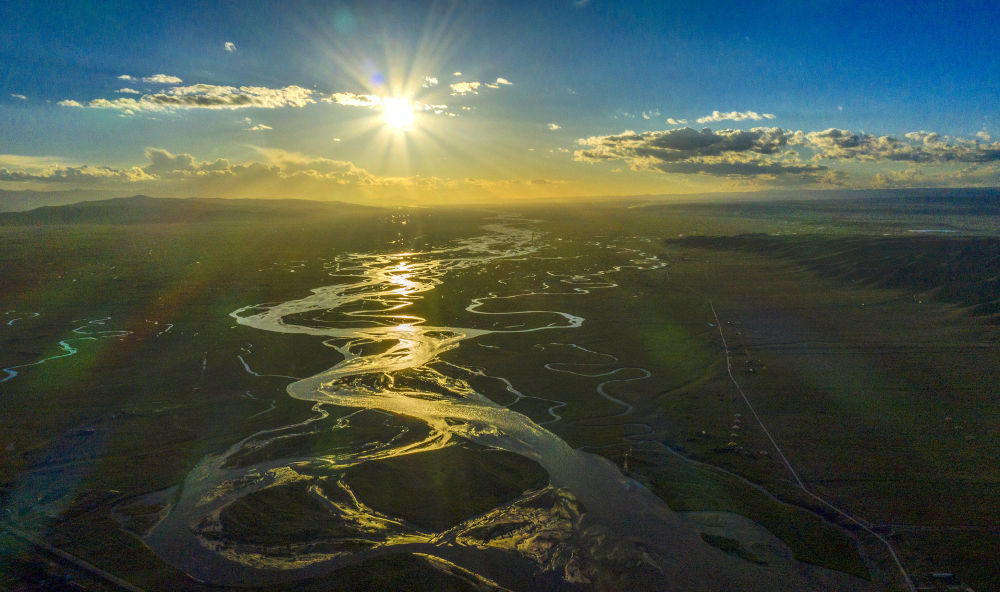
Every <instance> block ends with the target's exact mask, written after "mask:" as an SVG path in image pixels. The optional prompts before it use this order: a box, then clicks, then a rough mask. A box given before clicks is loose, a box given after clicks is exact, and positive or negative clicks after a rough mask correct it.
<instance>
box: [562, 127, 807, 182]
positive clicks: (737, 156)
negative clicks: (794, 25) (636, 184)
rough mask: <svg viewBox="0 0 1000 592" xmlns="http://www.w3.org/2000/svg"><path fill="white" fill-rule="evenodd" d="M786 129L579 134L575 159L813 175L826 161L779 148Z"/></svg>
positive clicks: (686, 170) (719, 172)
mask: <svg viewBox="0 0 1000 592" xmlns="http://www.w3.org/2000/svg"><path fill="white" fill-rule="evenodd" d="M788 137H789V134H788V132H786V131H785V130H782V129H779V128H754V129H752V130H719V131H712V130H709V129H703V130H701V131H697V130H693V129H691V128H681V129H674V130H666V131H654V132H644V133H636V132H632V131H625V132H623V133H621V134H617V135H611V136H594V137H590V138H581V139H579V140H577V143H578V144H580V145H581V146H586V147H587V148H585V149H582V150H577V151H576V152H575V153H574V159H575V160H578V161H583V162H598V161H614V160H621V161H624V162H626V163H628V164H629V165H630V166H631V167H632V169H633V170H648V171H660V172H669V173H683V174H706V175H715V176H724V177H759V176H764V175H768V176H771V177H778V176H781V177H795V176H798V177H803V178H808V179H809V180H810V181H817V180H818V179H819V178H820V176H821V175H822V173H823V172H825V171H826V167H825V166H819V165H814V164H805V163H802V162H801V161H800V159H799V157H798V155H797V154H796V153H795V152H793V151H789V150H783V149H784V148H785V147H786V146H787V144H788Z"/></svg>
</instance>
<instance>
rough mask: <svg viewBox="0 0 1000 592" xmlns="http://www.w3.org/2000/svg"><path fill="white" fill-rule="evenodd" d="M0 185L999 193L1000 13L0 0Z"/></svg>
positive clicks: (121, 190) (443, 199)
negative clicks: (974, 189) (991, 189)
mask: <svg viewBox="0 0 1000 592" xmlns="http://www.w3.org/2000/svg"><path fill="white" fill-rule="evenodd" d="M0 23H4V24H2V25H0V27H2V30H3V35H0V189H4V190H21V189H31V190H72V189H81V190H100V191H107V192H109V194H111V193H114V194H120V195H126V194H128V195H132V194H140V193H141V194H145V195H154V196H176V197H184V196H199V197H248V198H264V197H266V198H286V197H287V198H306V199H323V200H344V201H353V202H359V203H371V204H372V205H386V204H394V203H432V202H433V203H438V202H440V203H460V202H463V201H467V200H472V201H490V200H499V201H505V200H518V199H538V198H546V197H571V196H633V195H647V194H649V195H659V194H665V195H669V194H690V193H706V192H726V191H740V192H744V191H768V190H797V189H803V190H806V189H809V190H814V189H867V188H890V187H904V188H905V187H928V186H930V187H953V186H997V185H1000V142H998V141H997V140H1000V100H998V97H1000V35H997V34H996V27H997V25H998V24H1000V3H996V2H993V1H988V2H975V1H967V2H958V1H948V0H935V1H929V0H928V1H913V2H890V3H877V2H870V1H866V2H853V1H847V0H811V1H809V2H801V1H783V0H773V1H770V2H761V3H755V2H746V1H742V2H720V1H712V0H697V1H687V0H678V1H672V2H631V1H628V0H615V1H610V0H575V1H572V0H567V1H563V0H551V1H547V0H534V1H530V2H520V1H515V0H508V1H505V2H492V1H481V2H477V1H466V2H422V1H419V0H411V1H407V2H381V1H379V0H366V1H364V2H329V1H322V2H321V1H310V2H305V1H294V0H291V1H286V2H274V1H273V0H269V1H266V2H257V1H253V0H239V1H237V0H230V1H210V0H206V1H202V2H140V1H117V2H116V1H110V0H109V1H103V2H83V1H80V2H59V1H57V0H46V1H44V2H32V1H28V0H22V1H16V2H4V3H3V4H2V6H0Z"/></svg>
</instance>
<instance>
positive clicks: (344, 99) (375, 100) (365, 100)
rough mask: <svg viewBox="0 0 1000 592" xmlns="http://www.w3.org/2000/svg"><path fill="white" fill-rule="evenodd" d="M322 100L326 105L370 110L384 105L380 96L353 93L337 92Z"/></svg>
mask: <svg viewBox="0 0 1000 592" xmlns="http://www.w3.org/2000/svg"><path fill="white" fill-rule="evenodd" d="M321 100H322V101H323V102H325V103H337V104H338V105H347V106H349V107H368V108H369V109H377V108H378V107H380V106H381V105H382V99H381V97H379V96H378V95H369V94H360V93H353V92H336V93H333V94H332V95H330V96H328V97H323V98H322V99H321Z"/></svg>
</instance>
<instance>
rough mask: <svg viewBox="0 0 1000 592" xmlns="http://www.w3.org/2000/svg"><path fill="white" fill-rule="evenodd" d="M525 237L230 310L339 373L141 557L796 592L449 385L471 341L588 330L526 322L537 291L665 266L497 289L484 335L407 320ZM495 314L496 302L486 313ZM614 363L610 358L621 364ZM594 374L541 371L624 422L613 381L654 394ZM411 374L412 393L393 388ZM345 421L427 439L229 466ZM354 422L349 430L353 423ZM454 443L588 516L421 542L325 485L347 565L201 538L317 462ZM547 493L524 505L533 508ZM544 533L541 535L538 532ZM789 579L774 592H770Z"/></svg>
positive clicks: (340, 267) (488, 231)
mask: <svg viewBox="0 0 1000 592" xmlns="http://www.w3.org/2000/svg"><path fill="white" fill-rule="evenodd" d="M529 226H530V224H529V222H527V221H510V220H508V221H502V222H499V223H497V224H492V225H489V226H486V227H484V229H483V230H484V234H483V235H482V236H479V237H476V238H474V239H469V240H466V241H461V242H458V243H457V244H454V245H452V246H450V247H447V248H439V249H432V250H426V251H421V252H414V253H395V254H347V255H342V256H339V257H337V258H335V259H334V260H332V261H330V262H329V263H328V268H329V272H330V275H331V276H332V278H333V279H334V280H335V281H334V283H332V284H331V285H328V286H323V287H318V288H315V289H313V290H312V293H311V294H310V295H308V296H305V297H303V298H300V299H297V300H291V301H287V302H280V303H272V304H255V305H249V306H246V307H243V308H240V309H239V310H236V311H234V312H233V313H232V317H233V318H234V319H235V320H236V321H237V322H238V323H239V324H240V325H243V326H246V327H249V328H252V329H256V330H259V331H269V332H278V333H298V334H306V335H314V336H316V337H317V338H318V343H319V342H320V341H321V342H322V343H323V344H325V345H326V346H328V347H331V348H332V349H333V350H335V351H336V352H337V353H338V354H339V356H340V358H341V359H340V361H339V362H337V363H336V364H335V365H333V366H332V367H330V368H329V369H327V370H325V371H323V372H320V373H318V374H315V375H313V376H309V377H306V378H302V379H299V380H295V381H294V382H292V383H291V384H289V385H288V387H287V392H288V394H289V395H290V396H291V397H294V398H296V399H301V400H304V401H312V402H314V403H315V406H314V410H315V411H316V415H315V416H314V417H311V418H308V419H306V420H304V421H303V422H302V423H299V424H296V425H295V426H286V427H282V428H277V429H274V430H268V431H266V432H260V433H257V434H254V435H252V436H250V437H248V438H246V439H244V440H242V441H240V442H237V443H235V444H233V445H232V446H231V447H230V448H229V449H228V450H226V451H224V452H223V453H221V454H219V455H212V456H209V457H206V458H205V459H203V460H202V461H201V463H200V464H199V465H198V467H197V468H196V469H195V470H194V471H192V472H191V474H190V475H189V476H188V478H187V479H186V481H185V482H184V484H183V485H182V487H181V488H180V490H179V492H177V493H176V494H175V495H174V497H173V499H172V501H171V503H170V505H169V507H168V511H166V512H165V515H164V516H163V517H162V519H161V520H160V521H159V522H158V523H157V524H156V526H155V527H154V528H152V529H151V530H150V531H149V532H147V533H146V534H145V536H144V541H145V542H146V544H147V545H149V546H150V547H151V548H152V549H153V550H154V551H155V552H156V553H157V554H159V555H160V556H161V557H162V558H164V559H165V560H167V561H169V562H170V563H173V564H174V565H176V566H178V567H179V568H181V569H183V570H184V571H186V572H187V573H188V574H190V575H191V576H192V577H194V578H196V579H199V580H202V581H206V582H210V583H212V584H220V585H238V584H246V583H249V582H255V583H266V582H273V581H283V580H288V579H293V578H298V577H306V576H313V575H319V574H323V573H326V572H329V571H330V570H331V569H334V568H337V567H340V566H344V565H349V564H352V563H357V562H360V561H363V560H364V559H366V558H369V557H373V556H377V555H384V554H390V553H397V552H413V553H419V554H425V555H427V556H431V557H434V558H437V559H434V561H435V562H438V564H447V565H451V566H453V567H454V569H455V570H458V571H459V572H461V573H462V574H465V575H464V577H466V578H467V579H468V578H472V580H474V581H476V582H478V584H477V585H480V586H482V587H483V588H485V589H491V588H492V589H501V585H500V584H499V583H498V582H499V581H500V580H502V579H503V576H504V573H503V566H502V565H495V564H491V562H494V563H495V560H496V558H497V557H500V556H499V555H497V554H496V552H497V550H498V549H503V550H504V552H508V551H510V550H516V552H517V553H519V554H520V556H521V557H522V558H523V559H524V563H525V564H526V565H533V566H534V567H533V569H536V570H538V571H539V572H549V573H554V574H556V575H557V576H558V578H559V579H560V580H561V581H562V582H563V583H565V585H566V586H567V588H568V589H574V588H573V587H574V586H577V585H582V586H584V587H587V586H593V587H597V588H609V586H610V587H611V588H615V587H619V586H624V587H626V588H627V589H633V590H637V589H657V590H666V589H677V590H693V589H699V590H723V589H756V590H772V589H796V588H794V587H792V588H786V587H785V584H789V583H792V584H794V582H791V581H789V580H788V577H789V576H788V575H787V574H783V575H781V576H780V578H778V579H775V578H777V577H778V576H777V574H771V573H767V572H766V571H765V572H762V571H761V568H760V567H758V566H754V565H751V564H749V563H747V562H745V561H741V560H739V559H736V558H734V557H732V556H730V555H726V554H724V553H722V552H721V551H719V550H717V549H715V548H712V547H710V546H708V545H706V544H705V543H704V542H703V541H702V539H701V538H700V536H699V535H698V533H697V531H696V530H694V529H693V528H692V527H691V526H690V525H689V524H688V523H687V522H686V521H685V520H684V519H682V518H681V517H680V516H678V515H677V514H675V513H673V512H672V511H671V510H670V509H669V508H667V507H666V506H665V505H664V504H663V503H662V502H661V501H660V500H659V499H658V498H657V497H655V496H654V495H653V494H651V493H650V492H649V491H648V490H646V489H645V488H643V487H642V486H640V485H639V484H637V483H636V482H634V481H632V480H631V479H628V478H627V477H625V476H624V475H622V473H621V472H620V471H619V470H618V468H617V467H616V466H615V465H614V464H612V463H611V462H609V461H608V460H607V459H604V458H602V457H600V456H597V455H594V454H590V453H587V452H583V451H580V450H576V449H573V448H571V447H569V446H568V445H567V444H566V443H565V442H564V441H563V440H561V439H560V438H559V437H558V436H556V435H555V434H554V433H552V432H551V431H549V430H548V429H546V428H545V427H543V426H542V425H539V424H538V423H535V422H534V421H532V420H531V419H530V418H529V417H527V416H526V415H523V414H521V413H518V412H516V411H513V410H511V409H509V408H507V407H504V406H502V405H500V404H498V403H496V402H494V401H493V400H491V399H489V398H487V397H486V396H484V395H483V394H481V393H479V392H477V391H476V390H475V389H474V388H473V387H472V386H471V385H470V383H469V382H467V381H466V380H463V379H462V378H457V377H456V376H454V375H449V374H454V373H445V372H443V370H445V369H446V368H447V367H449V366H451V367H452V368H457V369H459V370H462V371H465V372H467V373H468V375H473V374H476V373H479V375H482V374H481V372H480V371H478V370H474V369H467V368H461V367H455V366H453V365H450V364H449V363H447V362H443V361H441V359H440V356H441V355H442V354H444V353H445V352H447V351H449V350H451V349H453V348H457V347H460V346H463V344H464V343H465V342H468V341H470V340H475V339H477V338H480V337H483V336H486V335H491V334H497V333H530V332H545V331H550V332H551V331H559V330H569V329H574V328H577V327H580V326H581V325H582V323H584V322H585V319H583V318H582V317H580V316H577V315H574V314H572V313H570V312H564V311H558V310H529V309H519V308H516V306H512V304H516V302H517V299H518V298H523V297H525V296H529V295H537V294H569V295H573V296H582V295H585V294H587V293H588V292H589V291H591V290H594V289H613V288H615V286H616V284H615V283H614V282H613V281H612V278H611V275H612V274H613V272H615V271H620V270H621V269H622V268H623V267H626V266H627V267H634V268H637V269H649V268H654V267H656V266H660V265H662V263H661V262H659V261H658V260H656V259H655V258H654V257H649V256H646V255H644V254H642V253H634V254H632V255H631V256H630V257H629V258H630V260H629V261H628V262H623V264H622V265H621V266H618V267H614V268H613V269H606V270H600V271H597V272H594V273H586V274H574V275H559V274H554V273H549V274H547V277H548V278H549V279H550V280H551V281H552V282H553V284H555V287H551V288H550V287H549V286H548V285H544V286H543V287H541V288H539V289H537V290H534V291H531V292H524V293H501V292H500V288H503V287H504V286H503V285H499V286H497V287H495V288H494V289H495V290H496V291H493V292H488V294H487V295H485V296H477V297H475V298H473V299H471V302H470V303H469V304H468V306H467V307H466V311H467V312H468V313H472V318H474V319H481V320H482V322H481V323H469V324H472V325H476V326H471V327H456V326H432V325H428V324H426V321H425V319H423V318H421V317H418V316H415V315H413V314H409V313H408V311H407V307H409V306H410V305H411V303H413V302H414V301H415V300H416V299H419V298H421V297H422V296H423V295H425V294H427V293H429V292H430V291H432V290H434V289H435V288H437V287H438V286H440V285H441V284H442V283H443V282H446V281H449V275H451V274H454V273H455V272H457V271H462V270H465V271H467V270H470V269H474V268H477V267H478V268H482V269H486V268H487V266H488V265H489V264H490V263H493V262H496V261H498V260H511V259H517V258H528V257H531V255H532V253H534V252H536V250H537V249H538V248H539V239H537V238H536V233H535V232H533V231H532V230H531V229H530V228H529ZM484 283H485V282H484ZM501 284H502V282H501ZM484 289H486V290H488V289H489V287H487V286H484ZM501 301H503V302H501ZM491 304H492V305H497V304H502V306H500V307H497V306H494V307H492V308H491ZM497 308H500V310H497ZM562 337H564V335H563V336H561V337H560V339H562ZM376 346H377V347H376ZM549 347H563V348H576V349H578V350H580V351H584V352H587V353H588V354H590V355H593V356H597V357H601V356H604V354H599V353H597V352H592V351H590V350H586V349H585V348H582V347H580V346H576V345H573V344H567V343H559V344H549ZM606 357H607V358H608V359H612V360H615V361H616V359H615V358H614V357H613V356H610V355H608V356H606ZM239 361H240V363H242V364H243V366H244V368H245V369H246V370H247V372H251V373H252V374H254V375H257V376H262V375H261V374H258V373H257V372H255V371H252V370H251V369H250V367H249V366H248V365H247V362H246V360H245V359H244V358H243V357H242V356H241V357H240V358H239ZM588 365H589V364H570V363H561V364H559V363H553V364H550V365H549V366H548V369H549V370H550V371H555V372H564V373H570V374H576V375H579V376H587V377H595V378H597V377H600V378H605V380H604V382H602V383H601V384H600V385H599V386H598V394H599V395H600V396H601V397H604V398H605V399H607V400H608V401H610V402H612V403H614V404H616V405H617V406H619V408H620V411H619V412H616V415H625V414H628V413H630V412H631V411H632V407H631V405H629V403H627V402H625V401H623V400H621V399H618V398H616V397H613V396H611V395H610V394H608V393H607V392H606V391H605V390H604V387H605V386H606V385H608V384H610V383H613V382H620V383H624V382H629V381H633V380H644V379H647V378H649V377H650V372H649V371H647V370H645V369H642V368H620V369H612V370H606V371H601V372H587V366H588ZM404 373H405V375H406V379H405V380H403V379H401V378H399V377H401V376H403V374H404ZM459 374H461V372H459ZM500 380H502V381H503V382H504V383H505V384H506V386H507V389H508V391H510V392H511V393H512V394H515V395H517V396H523V395H521V393H519V392H518V391H517V389H516V387H515V385H514V384H512V382H511V381H510V380H508V379H505V378H500ZM559 396H560V395H559V394H558V393H553V394H552V399H551V400H550V401H549V402H552V403H554V404H553V405H552V406H551V407H550V408H549V413H550V415H551V416H552V419H551V420H550V422H551V421H558V420H559V416H558V414H557V413H556V410H557V409H558V408H559V407H560V404H561V401H559ZM344 407H347V408H352V409H356V410H358V411H355V412H354V413H359V412H361V411H363V410H374V411H377V412H382V413H385V414H391V415H392V416H398V417H406V418H410V419H416V420H418V421H419V422H421V423H422V424H425V425H426V426H427V431H426V434H425V435H424V436H423V437H420V438H416V439H414V438H398V439H397V438H392V439H389V440H388V441H386V442H381V443H380V444H379V445H377V446H371V445H366V446H362V445H361V444H364V443H358V446H356V447H352V448H349V449H347V450H341V451H338V452H336V453H332V454H325V455H323V456H322V457H310V456H308V455H302V456H290V457H282V458H268V459H266V460H259V462H252V463H249V464H247V463H234V462H232V459H234V458H237V457H239V456H240V455H245V454H246V453H247V451H252V450H258V449H260V448H261V447H264V446H267V445H268V444H269V443H272V442H274V441H276V440H277V439H280V438H283V437H286V436H287V434H289V433H291V432H293V431H294V430H295V429H298V428H301V427H302V426H305V425H308V424H311V423H313V422H317V421H323V420H327V418H328V416H327V411H326V409H327V408H344ZM350 415H353V414H350ZM350 415H348V416H345V417H343V418H341V419H340V421H341V422H343V423H345V424H346V423H347V422H349V421H350ZM338 425H339V424H338ZM458 439H465V440H469V441H472V442H474V443H477V444H480V445H484V446H488V447H495V448H499V449H502V450H506V451H509V452H513V453H516V454H518V455H522V456H524V457H527V458H529V459H532V460H534V461H536V462H537V463H539V464H540V465H541V466H542V467H543V468H544V469H545V470H546V471H547V473H548V475H549V477H550V487H549V491H550V492H552V494H553V495H554V496H555V498H556V499H560V500H562V501H563V502H565V503H564V504H563V506H561V507H562V508H563V510H564V509H565V508H566V507H569V506H566V505H565V504H566V503H570V502H572V503H571V505H572V507H576V508H580V509H581V510H580V514H579V515H575V516H572V517H571V519H567V518H566V515H565V514H566V513H565V511H563V510H560V507H551V508H548V509H545V510H541V511H539V510H537V508H535V509H531V510H530V511H529V509H528V503H527V501H524V500H519V501H515V502H514V503H512V504H509V505H506V506H504V507H500V508H496V509H495V510H494V511H492V512H487V513H486V514H484V515H482V516H479V517H476V518H474V519H471V520H469V521H467V522H466V523H463V524H459V525H455V526H454V527H452V528H449V529H447V530H445V531H442V532H434V533H428V532H423V531H419V530H416V529H414V528H412V527H410V526H408V525H406V524H405V523H402V522H400V521H399V520H395V519H393V518H392V517H390V516H386V515H383V514H380V513H378V512H376V511H374V510H372V509H371V508H369V507H368V506H366V505H365V504H364V503H363V502H364V500H358V499H356V498H354V496H353V493H352V492H351V491H350V490H349V489H347V488H346V485H344V486H343V487H344V488H345V496H344V497H343V498H338V499H332V498H330V497H328V496H324V495H323V492H322V491H320V490H318V489H310V491H312V492H313V493H314V494H315V495H316V496H317V498H320V499H322V500H323V501H324V503H327V504H329V509H330V511H331V513H332V514H334V515H336V516H339V518H340V520H342V521H343V522H344V523H345V524H351V525H354V526H353V527H354V528H356V529H357V531H358V532H359V533H362V534H361V535H359V537H360V539H363V542H364V543H365V544H364V546H363V548H360V549H359V550H356V551H354V552H346V551H340V552H323V551H319V550H316V549H311V548H304V550H303V551H302V552H300V553H296V554H294V555H292V556H289V555H288V554H276V553H270V552H269V551H268V549H265V548H261V547H259V546H257V547H253V546H249V545H239V544H233V543H227V542H225V541H224V540H222V539H219V538H212V537H211V536H208V535H209V534H211V533H212V532H215V531H217V530H218V528H219V512H220V511H222V510H223V509H224V508H225V507H227V506H228V505H229V504H232V503H233V502H234V501H236V500H238V499H240V498H241V497H243V496H246V495H248V494H251V493H253V492H256V491H260V490H262V489H264V488H266V487H270V486H274V485H277V484H282V483H287V482H294V481H298V480H303V479H306V477H305V476H304V474H305V473H304V471H306V469H308V468H309V467H315V466H317V465H322V466H324V467H325V468H326V469H329V470H335V469H338V468H345V467H350V466H353V465H356V464H358V463H360V462H363V461H367V460H377V459H385V458H391V457H399V456H402V455H408V454H420V453H424V452H428V451H432V450H437V449H440V448H442V447H444V446H448V445H450V444H453V443H454V442H455V441H457V440H458ZM400 495H405V492H400ZM538 495H539V494H538V493H537V492H535V493H530V494H529V497H531V496H534V497H535V498H537V496H538ZM344 499H348V500H353V501H348V502H344V501H343V500H344ZM567 500H568V501H567ZM529 501H530V500H529ZM521 502H524V503H521ZM574 504H575V505H574ZM556 505H557V506H558V504H556ZM514 514H516V515H518V516H519V520H520V521H521V522H523V523H524V524H525V525H526V526H522V527H520V530H519V531H518V533H515V534H511V533H510V532H508V531H504V534H503V535H500V534H498V535H496V537H495V540H489V539H488V538H483V536H481V535H479V536H477V537H473V536H471V535H470V534H469V533H470V532H472V530H473V528H472V527H473V526H475V527H476V528H477V529H478V530H476V532H479V533H482V532H483V531H484V529H483V528H482V526H483V525H484V524H486V525H487V526H488V525H489V524H490V523H491V521H494V522H495V521H501V520H507V521H509V520H510V519H511V515H514ZM487 530H488V529H487ZM543 532H544V533H545V536H544V537H542V536H539V535H540V533H543ZM206 533H208V534H206ZM501 538H502V539H503V540H501ZM541 546H544V547H545V548H544V549H541ZM543 551H544V552H543ZM476 552H481V554H482V557H481V558H479V559H475V557H478V556H477V555H476ZM432 563H433V562H432ZM604 574H612V575H607V576H606V577H605V575H604ZM779 580H780V581H781V585H777V586H776V584H775V582H776V581H779ZM793 580H794V578H793ZM470 581H471V580H470ZM600 582H604V583H603V584H601V583H600ZM622 589H625V588H622Z"/></svg>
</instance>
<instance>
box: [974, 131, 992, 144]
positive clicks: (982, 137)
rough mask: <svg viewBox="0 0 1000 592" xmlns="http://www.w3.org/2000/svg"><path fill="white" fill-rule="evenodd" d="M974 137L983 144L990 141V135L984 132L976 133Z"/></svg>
mask: <svg viewBox="0 0 1000 592" xmlns="http://www.w3.org/2000/svg"><path fill="white" fill-rule="evenodd" d="M976 137H977V138H979V139H980V140H982V141H984V142H989V141H990V134H989V132H987V131H986V130H982V131H978V132H976Z"/></svg>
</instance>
